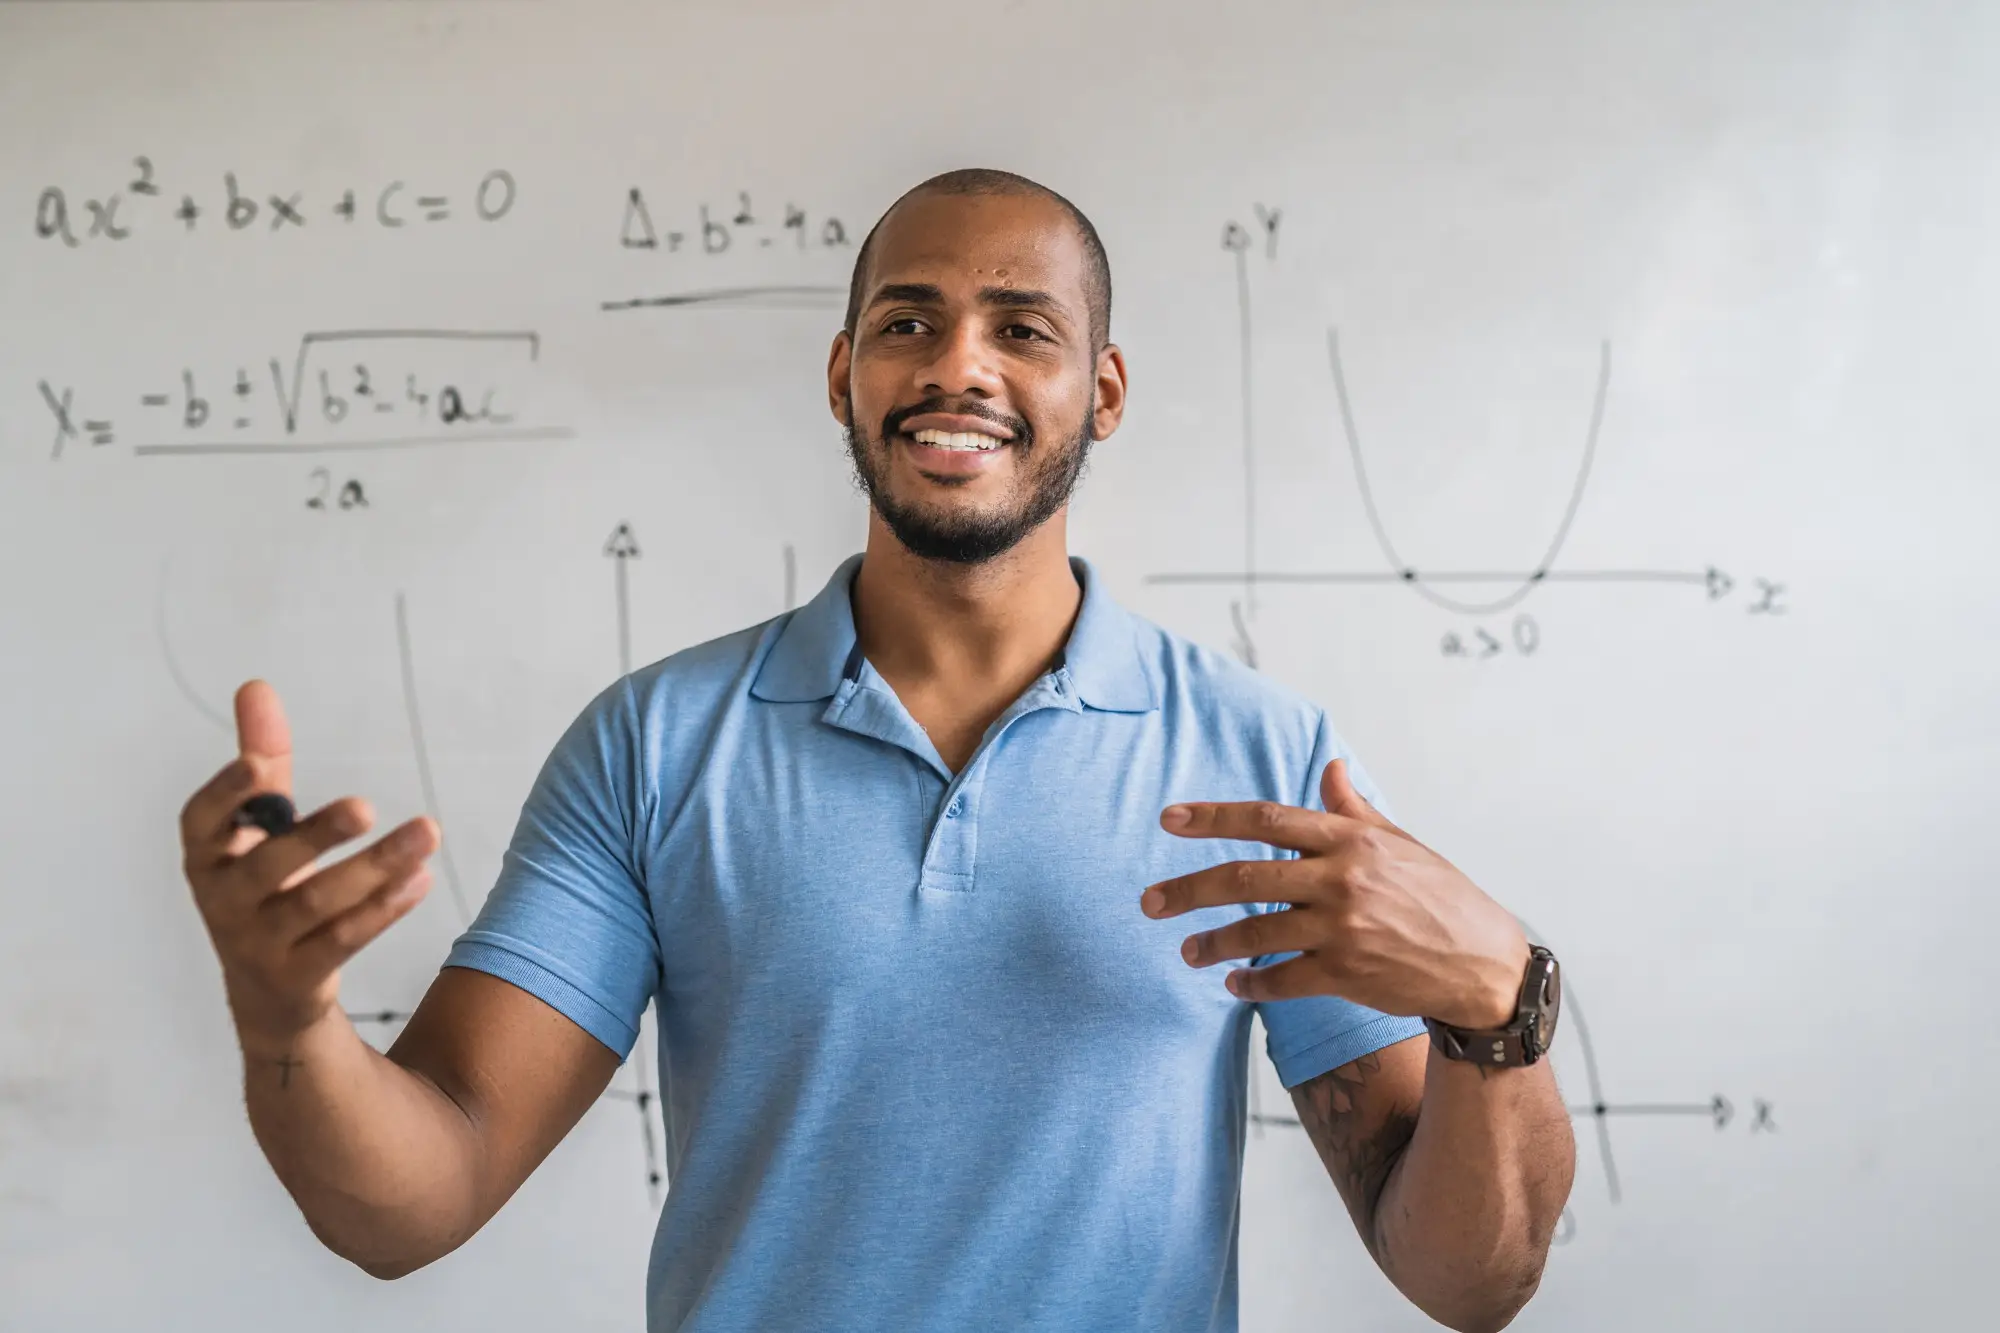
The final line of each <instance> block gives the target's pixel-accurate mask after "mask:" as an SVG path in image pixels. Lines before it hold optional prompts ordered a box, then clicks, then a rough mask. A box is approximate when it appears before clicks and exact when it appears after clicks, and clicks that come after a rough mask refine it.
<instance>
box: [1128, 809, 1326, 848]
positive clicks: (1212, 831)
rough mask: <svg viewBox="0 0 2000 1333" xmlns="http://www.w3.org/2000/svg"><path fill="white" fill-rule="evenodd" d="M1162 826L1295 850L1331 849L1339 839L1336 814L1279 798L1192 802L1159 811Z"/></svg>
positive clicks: (1187, 835)
mask: <svg viewBox="0 0 2000 1333" xmlns="http://www.w3.org/2000/svg"><path fill="white" fill-rule="evenodd" d="M1160 827H1162V828H1164V829H1166V830H1167V831H1168V832H1169V833H1175V834H1179V835H1180V836H1181V837H1183V838H1235V839H1238V840H1241V841H1244V842H1267V843H1270V844H1271V845H1272V846H1274V847H1289V848H1290V849H1291V850H1293V851H1295V852H1326V851H1331V850H1332V849H1333V847H1334V846H1335V844H1336V843H1337V842H1338V841H1339V836H1340V824H1339V820H1338V817H1337V816H1332V815H1324V814H1321V813H1320V812H1319V811H1317V810H1304V809H1301V808H1299V807H1298V806H1295V805H1281V804H1279V803H1278V802H1276V801H1190V802H1187V803H1185V804H1182V805H1170V806H1168V807H1167V808H1166V809H1165V810H1162V811H1161V812H1160Z"/></svg>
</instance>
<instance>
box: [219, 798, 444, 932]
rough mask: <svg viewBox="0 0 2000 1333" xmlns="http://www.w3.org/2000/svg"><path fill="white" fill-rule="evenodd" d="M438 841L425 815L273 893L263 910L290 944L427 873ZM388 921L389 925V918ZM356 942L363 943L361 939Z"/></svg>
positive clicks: (276, 929) (275, 840)
mask: <svg viewBox="0 0 2000 1333" xmlns="http://www.w3.org/2000/svg"><path fill="white" fill-rule="evenodd" d="M272 841H273V842H277V841H281V840H280V839H273V840H272ZM437 846H438V833H437V825H436V824H435V823H433V822H432V821H431V820H430V819H429V818H427V817H425V816H421V815H420V816H418V817H417V818H415V819H412V820H410V821H408V822H407V823H405V824H402V825H399V826H398V827H397V828H396V829H395V830H394V831H392V832H391V833H389V834H388V835H387V836H385V837H382V838H379V839H377V840H376V841H375V842H374V843H373V844H371V845H370V846H368V847H365V848H363V849H362V850H361V851H358V852H356V853H355V854H354V855H352V856H350V857H348V858H347V859H346V860H344V861H340V862H338V863H336V864H334V865H331V866H328V867H327V868H326V869H324V870H321V871H319V872H318V873H316V874H314V875H312V876H310V877H308V878H307V879H305V880H302V881H301V882H299V883H298V884H295V885H293V886H292V887H291V888H289V889H285V890H283V891H282V892H278V893H273V894H271V895H269V897H267V898H266V899H265V900H264V902H263V904H262V906H261V907H260V908H259V909H258V910H259V912H260V914H261V915H262V916H263V917H264V918H265V920H266V921H267V922H268V923H269V927H270V929H271V930H272V931H274V932H275V934H276V935H277V937H278V938H279V939H280V940H282V941H284V942H286V943H288V944H290V943H295V942H298V941H301V940H303V939H304V938H305V937H306V936H308V935H311V934H313V933H314V932H315V931H318V930H321V929H324V928H326V927H328V926H330V925H331V924H332V923H333V922H334V921H335V920H337V919H338V918H340V917H341V916H342V915H344V914H346V913H348V912H352V911H355V910H357V909H358V908H359V907H360V905H361V904H363V903H364V902H366V901H368V900H369V899H371V898H373V897H376V896H378V895H379V894H380V893H381V892H382V891H383V890H384V888H385V887H392V886H394V885H397V884H401V883H404V882H406V881H408V880H409V879H410V878H411V877H412V876H414V875H418V874H421V873H423V863H424V859H425V858H426V857H428V856H429V855H430V854H431V853H432V852H434V851H436V850H437ZM257 850H258V851H259V852H261V851H263V850H264V849H263V848H262V847H260V848H258V849H257ZM255 854H256V853H252V855H255ZM382 924H383V925H384V926H386V925H387V924H388V921H387V920H385V921H384V922H383V923H382ZM369 938H371V939H372V938H373V936H372V935H371V936H370V937H369ZM365 942H366V941H365V940H364V941H363V943H365ZM354 947H355V948H359V947H360V945H359V944H357V945H355V946H354Z"/></svg>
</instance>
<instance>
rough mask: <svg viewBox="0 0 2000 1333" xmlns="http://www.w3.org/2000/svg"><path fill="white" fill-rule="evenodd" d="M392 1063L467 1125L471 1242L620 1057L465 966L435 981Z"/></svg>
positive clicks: (543, 1006)
mask: <svg viewBox="0 0 2000 1333" xmlns="http://www.w3.org/2000/svg"><path fill="white" fill-rule="evenodd" d="M388 1056H389V1059H391V1060H393V1061H394V1062H395V1063H397V1064H399V1065H401V1066H402V1067H403V1068H405V1069H408V1070H409V1071H410V1072H412V1073H414V1074H416V1075H418V1076H419V1077H421V1078H424V1079H427V1080H428V1081H429V1082H430V1083H431V1084H432V1085H433V1086H435V1087H436V1088H437V1089H438V1091H439V1092H442V1093H443V1094H444V1095H445V1096H446V1097H448V1098H450V1099H451V1101H452V1102H454V1103H455V1104H456V1105H457V1106H458V1109H459V1111H460V1112H461V1113H463V1114H464V1116H465V1118H466V1123H467V1127H468V1129H469V1130H470V1134H471V1142H472V1143H473V1145H474V1157H475V1163H474V1165H475V1171H474V1182H473V1191H474V1193H473V1199H472V1206H473V1216H472V1217H471V1219H470V1228H469V1229H468V1231H467V1233H466V1234H467V1235H470V1234H471V1233H472V1232H473V1231H477V1230H478V1229H479V1228H480V1227H482V1226H484V1225H485V1224H486V1221H487V1219H489V1218H491V1217H492V1216H493V1214H494V1213H496V1212H498V1211H499V1210H500V1206H501V1205H502V1204H504V1203H506V1202H507V1200H508V1199H510V1198H512V1197H513V1194H514V1191H515V1190H517V1189H519V1188H520V1187H521V1182H522V1181H524V1180H526V1179H527V1178H528V1175H529V1173H531V1172H532V1171H533V1170H534V1169H535V1168H536V1167H537V1166H539V1165H541V1162H542V1159H543V1158H545V1157H547V1156H548V1155H549V1153H550V1151H551V1150H552V1149H554V1147H555V1146H556V1144H558V1143H560V1142H561V1141H562V1138H563V1136H564V1135H565V1134H567V1133H569V1131H570V1129H571V1127H572V1126H574V1125H575V1124H576V1122H577V1121H578V1120H580V1119H582V1118H583V1113H584V1112H585V1111H588V1110H589V1109H590V1107H591V1104H592V1103H593V1102H595V1101H596V1100H597V1098H598V1097H599V1096H601V1095H602V1094H603V1092H604V1089H605V1087H606V1086H607V1085H608V1084H609V1083H610V1082H611V1076H612V1074H614V1073H616V1072H617V1070H618V1064H619V1056H618V1053H617V1052H615V1051H613V1050H612V1049H611V1048H610V1047H608V1046H606V1045H605V1044H604V1043H603V1042H602V1041H600V1040H598V1039H597V1038H596V1037H593V1036H592V1035H591V1034H590V1033H588V1032H586V1031H585V1030H584V1029H583V1028H581V1027H579V1026H577V1024H576V1023H575V1022H573V1021H572V1020H570V1019H569V1018H566V1017H565V1016H564V1015H563V1014H562V1013H561V1012H560V1011H559V1010H557V1009H555V1008H553V1007H552V1006H550V1005H549V1004H547V1003H545V1002H544V1001H542V1000H539V999H537V998H536V997H535V996H533V995H531V994H529V993H528V992H527V991H525V990H522V989H521V988H520V987H518V986H515V985H513V984H512V983H511V982H507V981H502V980H501V979H499V978H498V977H495V976H491V975H489V974H487V973H485V972H478V971H474V970H472V969H470V968H463V967H446V968H444V969H443V970H441V971H440V972H439V973H438V975H437V978H436V980H434V981H432V983H431V986H430V989H429V990H428V991H426V992H425V994H424V998H423V1001H422V1002H421V1003H420V1004H418V1005H417V1010H416V1012H415V1013H414V1014H412V1015H411V1016H410V1021H409V1023H408V1024H407V1025H406V1026H405V1027H404V1028H403V1031H402V1032H401V1034H399V1035H398V1036H397V1038H396V1041H395V1043H394V1044H393V1045H392V1046H390V1048H389V1051H388ZM459 1239H460V1240H463V1239H464V1237H460V1238H459Z"/></svg>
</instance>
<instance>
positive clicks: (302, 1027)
mask: <svg viewBox="0 0 2000 1333" xmlns="http://www.w3.org/2000/svg"><path fill="white" fill-rule="evenodd" d="M225 994H226V997H227V999H228V1001H229V1015H230V1018H231V1020H232V1021H233V1022H234V1024H235V1027H236V1044H237V1046H238V1047H240V1048H241V1049H242V1051H243V1054H244V1055H245V1056H246V1057H248V1058H250V1059H262V1060H273V1059H278V1058H280V1057H282V1056H285V1055H288V1054H290V1053H291V1052H293V1051H294V1050H296V1049H297V1048H298V1047H299V1046H300V1045H301V1044H303V1043H304V1042H306V1041H308V1040H310V1039H311V1037H312V1036H313V1034H314V1033H315V1032H317V1031H319V1030H320V1029H322V1028H325V1027H327V1026H328V1025H329V1024H330V1023H331V1022H332V1021H334V1020H342V1021H344V1020H345V1017H346V1016H345V1015H344V1014H342V1013H341V1012H340V1009H339V1007H338V1006H336V1005H331V1004H328V1005H323V1006H314V1007H303V1006H297V1005H289V1004H274V1003H272V1002H270V1001H269V999H268V998H262V997H258V996H255V995H253V994H248V993H245V992H244V991H242V990H239V989H237V988H235V987H226V988H225Z"/></svg>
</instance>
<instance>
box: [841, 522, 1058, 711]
mask: <svg viewBox="0 0 2000 1333" xmlns="http://www.w3.org/2000/svg"><path fill="white" fill-rule="evenodd" d="M1065 517H1066V514H1065V513H1062V512H1058V513H1057V514H1056V515H1055V516H1054V517H1052V518H1050V519H1049V520H1048V521H1047V522H1046V523H1044V524H1042V525H1041V527H1039V528H1037V529H1035V531H1033V532H1032V533H1030V534H1028V536H1027V537H1025V538H1024V539H1022V541H1021V542H1020V543H1019V544H1018V545H1017V546H1015V547H1014V548H1013V549H1012V550H1010V551H1008V552H1007V553H1006V554H1004V555H1000V556H996V557H995V558H993V559H992V560H989V561H986V562H984V563H983V564H978V565H955V564H951V563H949V562H947V561H941V560H925V559H923V558H921V557H919V556H915V555H912V554H911V553H910V551H909V548H907V547H905V546H904V545H903V544H902V543H901V542H899V541H897V540H896V538H895V536H894V535H893V534H892V533H891V532H890V531H889V530H888V528H887V526H885V525H884V524H883V522H882V520H881V518H880V517H879V516H878V515H876V514H874V513H872V512H871V513H870V514H869V517H868V547H867V551H866V553H865V554H864V556H863V557H862V561H861V571H860V573H859V574H857V575H856V576H855V580H854V626H855V634H856V637H858V638H859V639H860V641H861V651H862V652H863V653H864V654H866V656H867V658H868V661H869V662H870V663H871V664H872V665H873V666H874V668H875V670H876V671H878V672H880V673H881V675H882V677H883V679H884V680H886V681H888V682H889V684H890V685H891V687H892V688H894V689H895V690H896V691H897V693H898V694H904V693H905V691H906V690H907V689H916V690H919V691H926V690H930V689H937V690H940V691H941V692H944V693H948V694H950V695H954V696H958V697H959V698H961V699H965V700H966V701H967V702H971V699H970V698H969V697H968V696H975V697H977V696H988V697H999V698H1000V700H1001V703H1000V706H1001V707H1004V706H1005V704H1006V702H1007V701H1009V700H1011V699H1012V698H1014V697H1015V696H1016V695H1018V694H1019V693H1020V692H1021V691H1022V690H1024V689H1026V688H1027V687H1028V685H1029V684H1030V683H1032V682H1033V681H1034V680H1035V678H1036V677H1038V676H1040V675H1041V674H1042V673H1043V672H1045V671H1047V670H1049V669H1050V668H1051V667H1052V666H1054V665H1055V663H1056V660H1057V659H1058V658H1059V657H1060V656H1061V654H1062V648H1063V644H1064V642H1065V641H1067V639H1068V638H1069V631H1070V627H1071V626H1072V625H1073V624H1074V623H1075V622H1076V614H1077V611H1078V609H1079V608H1080V607H1081V606H1082V605H1083V590H1082V589H1081V588H1079V587H1078V586H1077V582H1076V575H1075V573H1074V571H1072V570H1071V569H1070V566H1069V551H1068V534H1067V532H1066V530H1065V527H1064V523H1063V520H1064V518H1065ZM975 706H976V705H975ZM996 711H997V710H996Z"/></svg>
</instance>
